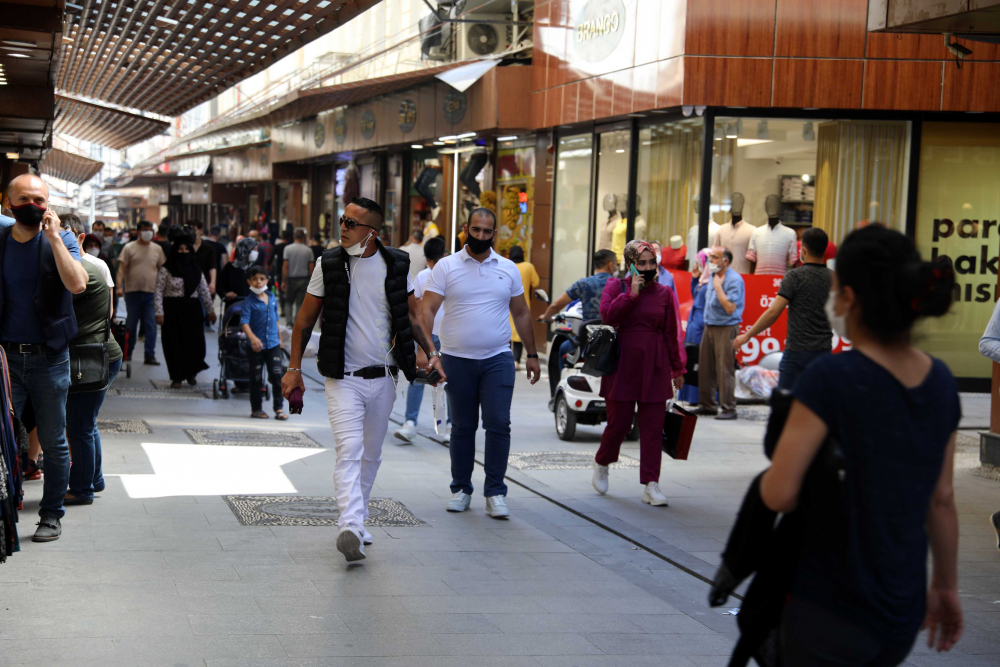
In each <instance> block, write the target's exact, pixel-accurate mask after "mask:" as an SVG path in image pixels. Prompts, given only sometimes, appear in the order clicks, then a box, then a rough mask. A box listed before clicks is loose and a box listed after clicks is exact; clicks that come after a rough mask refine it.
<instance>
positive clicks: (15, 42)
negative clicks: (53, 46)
mask: <svg viewBox="0 0 1000 667" xmlns="http://www.w3.org/2000/svg"><path fill="white" fill-rule="evenodd" d="M3 43H4V44H10V45H11V46H26V47H28V48H29V49H33V48H35V47H37V46H38V44H36V43H35V42H30V41H28V40H26V39H5V40H3Z"/></svg>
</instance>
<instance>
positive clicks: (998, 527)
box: [990, 512, 1000, 549]
mask: <svg viewBox="0 0 1000 667" xmlns="http://www.w3.org/2000/svg"><path fill="white" fill-rule="evenodd" d="M990 525H992V526H993V530H995V531H997V549H1000V512H994V513H993V516H991V517H990Z"/></svg>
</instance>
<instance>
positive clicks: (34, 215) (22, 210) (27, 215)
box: [10, 204, 46, 227]
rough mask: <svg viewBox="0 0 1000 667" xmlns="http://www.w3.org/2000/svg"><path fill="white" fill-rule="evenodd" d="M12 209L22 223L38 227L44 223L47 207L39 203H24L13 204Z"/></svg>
mask: <svg viewBox="0 0 1000 667" xmlns="http://www.w3.org/2000/svg"><path fill="white" fill-rule="evenodd" d="M10 210H11V212H12V213H13V214H14V217H15V218H16V219H17V221H18V222H20V223H21V224H22V225H24V226H26V227H37V226H38V225H40V224H42V217H43V216H44V215H45V210H46V209H44V208H41V207H40V206H38V205H37V204H22V205H21V206H11V208H10Z"/></svg>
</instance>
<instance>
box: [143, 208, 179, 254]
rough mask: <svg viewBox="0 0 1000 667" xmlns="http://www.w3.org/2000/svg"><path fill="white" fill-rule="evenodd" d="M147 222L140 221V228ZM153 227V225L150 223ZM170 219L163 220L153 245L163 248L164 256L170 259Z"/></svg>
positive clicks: (157, 229)
mask: <svg viewBox="0 0 1000 667" xmlns="http://www.w3.org/2000/svg"><path fill="white" fill-rule="evenodd" d="M143 222H146V221H145V220H140V221H139V227H140V228H141V227H142V223H143ZM149 224H150V225H152V224H153V223H149ZM170 227H171V224H170V218H163V220H161V221H160V226H159V227H157V228H156V236H155V237H153V243H155V244H156V245H158V246H160V247H161V248H163V256H164V257H170Z"/></svg>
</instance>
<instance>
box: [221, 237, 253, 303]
mask: <svg viewBox="0 0 1000 667" xmlns="http://www.w3.org/2000/svg"><path fill="white" fill-rule="evenodd" d="M257 255H258V251H257V242H256V241H254V240H253V239H252V238H249V237H247V238H243V239H240V240H239V241H237V242H236V250H235V252H234V255H233V261H231V262H229V263H228V264H226V265H225V266H224V267H222V274H221V275H220V276H219V281H218V285H217V286H216V290H215V292H216V294H221V295H222V297H223V298H224V299H225V300H226V307H229V306H230V305H231V304H232V303H233V301H235V300H236V299H238V298H239V297H245V296H247V295H249V294H250V286H249V284H248V283H247V269H249V268H250V267H251V266H253V265H254V263H255V262H256V261H257Z"/></svg>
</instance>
